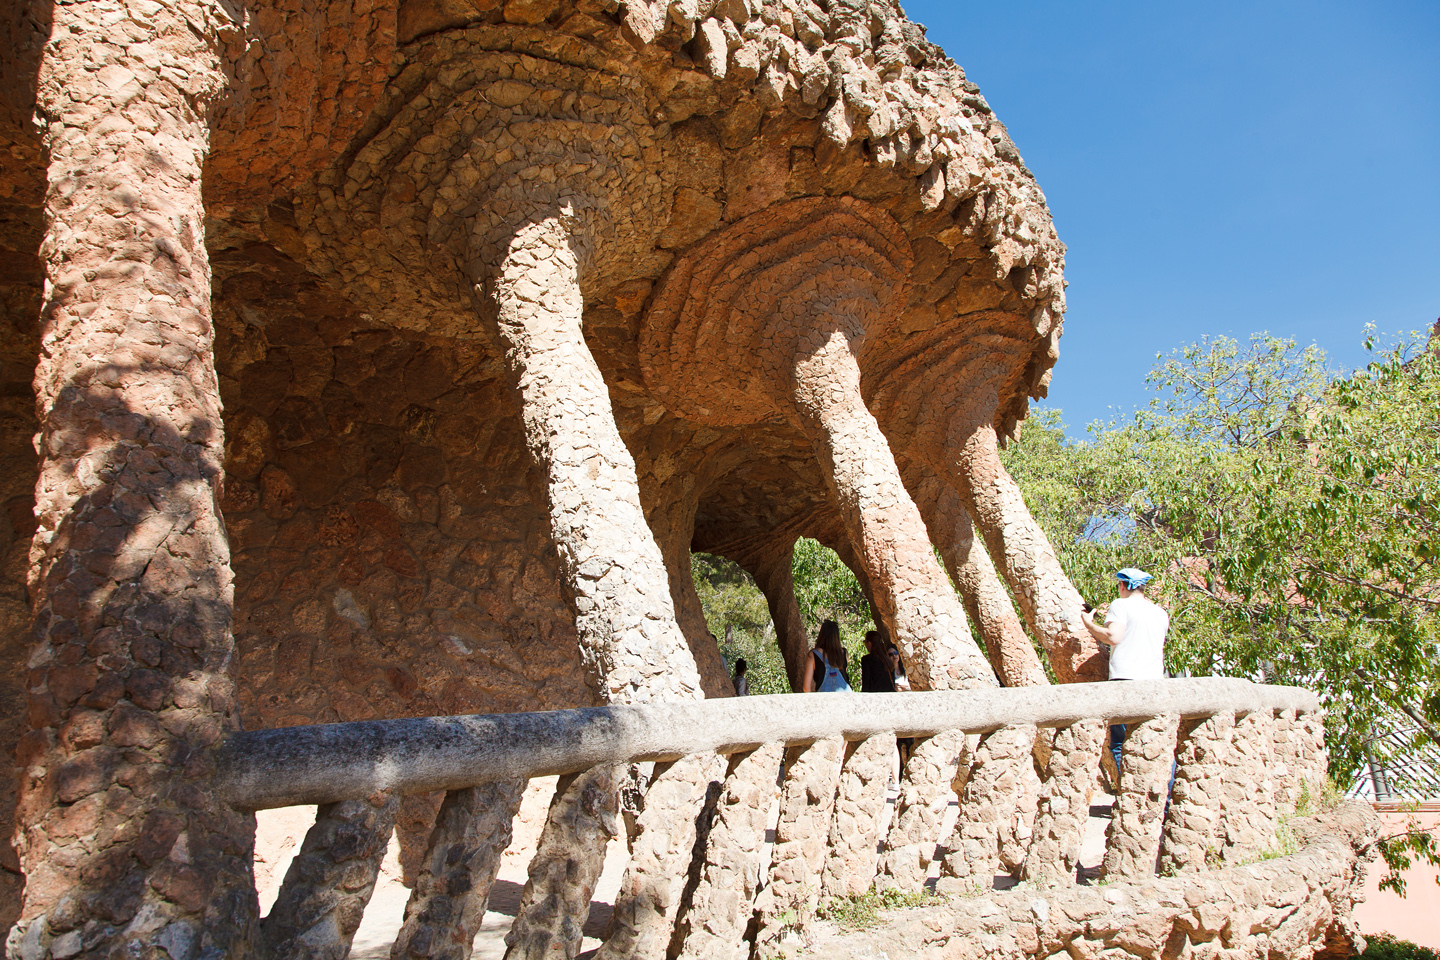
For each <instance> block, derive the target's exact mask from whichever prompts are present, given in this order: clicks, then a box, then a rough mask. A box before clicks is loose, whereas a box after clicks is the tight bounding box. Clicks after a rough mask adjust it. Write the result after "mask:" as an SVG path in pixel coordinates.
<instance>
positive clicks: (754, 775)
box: [671, 744, 785, 960]
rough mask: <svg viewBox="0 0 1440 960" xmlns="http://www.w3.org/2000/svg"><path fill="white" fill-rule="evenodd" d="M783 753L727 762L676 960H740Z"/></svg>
mask: <svg viewBox="0 0 1440 960" xmlns="http://www.w3.org/2000/svg"><path fill="white" fill-rule="evenodd" d="M784 756H785V749H784V747H783V746H782V745H780V744H767V745H766V746H763V747H760V748H759V749H758V750H752V751H749V752H747V753H742V754H737V755H736V756H734V757H731V759H730V769H729V771H728V773H727V774H726V776H725V786H724V788H723V789H722V791H721V793H720V798H719V801H718V803H717V804H716V806H715V811H714V821H713V823H712V824H711V825H710V829H709V833H708V835H707V838H706V845H705V850H704V863H703V864H702V865H701V867H700V876H699V882H698V883H697V885H696V886H695V889H694V890H693V891H692V892H691V895H690V899H689V902H688V904H686V907H687V909H685V910H684V912H683V913H682V914H681V916H680V918H679V921H678V922H677V924H676V930H675V938H674V942H675V943H676V944H678V949H677V950H675V951H671V952H672V953H673V954H674V955H675V956H678V957H679V958H680V960H741V958H742V957H743V956H746V955H748V954H742V948H745V947H746V946H747V945H746V944H745V943H744V942H743V937H744V934H745V932H746V929H747V928H748V926H749V924H750V919H751V917H752V915H753V913H754V906H755V898H756V895H757V894H758V893H759V891H760V880H761V876H762V872H763V871H764V869H765V866H766V861H765V860H764V852H765V843H766V838H765V833H766V830H767V829H768V827H769V823H770V815H771V812H772V811H773V810H774V809H775V803H776V802H777V800H778V798H779V791H778V787H777V783H776V781H777V778H778V776H779V773H780V763H781V760H782V759H783V758H784Z"/></svg>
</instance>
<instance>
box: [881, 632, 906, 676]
mask: <svg viewBox="0 0 1440 960" xmlns="http://www.w3.org/2000/svg"><path fill="white" fill-rule="evenodd" d="M885 652H886V653H888V654H890V655H891V656H892V657H893V658H894V660H895V675H896V676H897V677H903V676H905V658H904V657H902V656H900V648H899V647H897V646H895V641H893V640H892V641H890V642H889V643H887V644H885Z"/></svg>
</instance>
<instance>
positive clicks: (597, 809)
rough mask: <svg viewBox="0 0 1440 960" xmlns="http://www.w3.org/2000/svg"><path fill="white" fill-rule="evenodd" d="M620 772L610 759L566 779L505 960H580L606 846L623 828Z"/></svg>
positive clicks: (547, 823)
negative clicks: (558, 957)
mask: <svg viewBox="0 0 1440 960" xmlns="http://www.w3.org/2000/svg"><path fill="white" fill-rule="evenodd" d="M620 775H621V768H620V767H619V765H617V764H609V763H606V764H601V765H600V766H597V767H592V768H591V769H589V770H587V771H585V772H584V773H577V774H571V775H569V776H564V777H561V778H560V782H559V783H558V784H557V785H556V787H555V799H554V800H552V801H551V802H550V812H549V814H548V815H547V816H546V818H545V828H544V830H543V831H541V834H540V844H539V846H538V847H537V848H536V850H535V856H534V859H532V860H531V861H530V871H529V872H530V876H529V879H528V880H527V881H526V883H525V889H524V891H523V892H522V893H521V895H520V908H519V910H518V911H517V913H516V916H515V923H514V924H513V925H512V926H511V927H510V932H509V933H507V934H506V935H505V960H542V958H543V960H554V958H555V957H557V956H563V957H566V958H567V960H574V957H575V956H576V955H577V954H579V952H580V943H581V940H582V938H583V936H584V928H585V919H586V917H587V916H589V914H590V895H591V894H592V893H594V892H595V884H596V882H597V881H598V880H599V879H600V872H601V870H602V868H603V867H604V865H605V846H606V844H607V843H609V842H610V840H611V838H613V837H616V836H618V835H619V834H620V830H621V827H620V823H619V820H618V816H619V800H620V794H619V789H618V783H617V781H618V778H619V777H620Z"/></svg>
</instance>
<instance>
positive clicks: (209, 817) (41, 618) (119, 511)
mask: <svg viewBox="0 0 1440 960" xmlns="http://www.w3.org/2000/svg"><path fill="white" fill-rule="evenodd" d="M188 373H189V371H188V370H185V371H176V370H172V369H170V368H168V367H163V366H151V365H137V366H132V367H117V366H115V365H106V364H96V365H93V366H89V367H88V369H85V370H83V371H80V372H79V373H78V374H76V375H75V379H76V380H77V381H79V382H80V383H81V384H84V385H83V386H81V385H77V386H71V387H67V388H65V389H64V390H62V391H61V393H60V394H59V396H58V397H57V399H56V402H55V405H54V409H53V411H52V413H51V418H50V421H49V423H50V429H51V432H50V434H49V435H48V436H47V443H48V447H49V449H50V450H51V451H52V460H51V461H50V470H49V473H48V476H47V477H46V478H45V479H46V481H47V486H48V488H49V489H51V490H65V489H69V488H74V489H79V490H83V491H84V493H83V495H81V496H79V497H78V498H77V499H75V500H74V501H73V502H69V501H67V500H65V499H63V498H60V497H53V495H52V499H51V501H50V503H51V505H52V509H58V510H63V512H60V513H57V514H56V515H54V516H52V517H50V518H49V519H50V521H51V523H52V524H53V532H51V533H50V534H49V535H48V537H47V536H46V529H47V524H46V523H45V522H44V520H45V518H42V522H41V524H40V528H41V536H42V540H41V541H40V542H38V543H37V546H43V547H44V548H45V554H44V558H43V560H42V562H41V564H40V566H39V567H38V568H37V569H36V571H35V572H34V573H33V574H32V577H35V578H37V582H36V587H37V600H36V611H35V626H34V636H35V639H36V645H35V647H34V650H33V652H32V653H31V656H30V659H29V666H30V668H31V669H30V672H29V676H28V682H29V685H30V688H29V702H28V717H27V722H26V726H27V727H28V728H29V732H28V733H26V734H25V736H23V737H22V738H21V740H20V743H19V747H18V749H17V754H16V760H17V766H18V768H19V769H20V771H21V782H20V784H19V789H20V800H19V803H18V806H17V808H16V817H17V820H18V821H19V822H20V824H21V825H22V828H23V829H24V834H23V839H22V850H25V851H26V856H25V859H26V866H27V871H26V874H27V875H26V883H27V884H28V885H29V888H30V891H31V899H32V901H33V902H32V904H31V907H32V909H34V910H38V911H45V912H47V913H48V912H52V911H57V910H58V911H61V912H63V913H64V914H65V915H66V916H67V917H70V916H73V917H76V918H79V920H84V919H88V918H97V919H102V920H104V921H106V922H108V923H113V924H115V925H117V926H118V925H121V924H124V923H127V922H128V921H129V919H130V918H131V917H133V916H134V915H135V914H136V912H137V911H138V910H139V909H140V907H141V905H142V904H143V903H145V902H146V901H147V900H150V899H153V898H155V897H156V896H159V897H161V898H163V899H164V900H165V901H168V902H169V903H170V904H174V905H177V906H178V908H179V911H180V912H182V913H185V914H189V915H192V916H196V917H201V916H203V918H204V920H205V922H206V924H207V926H208V925H209V924H210V923H211V922H212V921H213V922H214V923H215V924H217V925H218V926H217V927H216V930H217V931H220V930H230V931H232V932H233V933H236V934H238V932H239V931H241V930H243V929H244V926H245V924H244V922H243V919H241V920H240V921H239V922H238V923H235V922H229V923H222V922H221V921H222V920H227V918H228V915H230V914H232V913H234V914H235V915H236V916H237V917H240V918H243V916H244V914H245V912H246V909H245V898H244V896H243V892H244V891H246V890H248V889H251V888H252V886H253V881H252V879H251V847H252V845H253V837H254V818H253V816H250V815H246V814H240V813H237V812H236V811H233V810H231V809H230V808H229V807H228V806H227V805H226V804H224V803H223V802H222V801H221V799H220V798H219V797H218V795H216V794H215V793H214V791H213V789H212V786H211V777H210V775H211V772H212V770H213V761H212V760H211V759H210V754H211V750H212V748H213V747H214V746H215V745H216V744H217V743H218V742H219V741H220V739H221V738H222V737H223V736H224V735H225V733H226V732H227V730H228V729H231V728H233V727H234V726H235V725H236V722H237V718H236V716H235V699H234V682H233V681H234V656H233V652H234V651H233V640H232V638H231V574H230V568H229V564H228V550H227V547H226V542H225V536H224V529H223V525H222V523H221V521H220V518H219V510H218V506H217V504H216V495H217V493H218V491H217V490H216V487H217V486H218V485H219V476H220V462H219V460H220V457H219V455H220V449H219V448H220V445H219V442H218V440H219V436H218V434H219V429H218V428H219V425H218V424H217V423H215V422H214V421H213V420H211V419H209V416H210V415H211V413H212V411H214V410H215V406H214V405H213V403H212V402H209V401H208V398H206V397H205V396H204V395H203V393H200V392H199V391H197V390H196V389H195V386H194V385H193V384H192V382H191V380H190V379H189V376H188ZM133 397H146V398H154V397H164V398H172V402H169V403H165V404H163V405H162V406H160V407H159V408H157V409H159V410H162V411H163V413H160V414H158V415H157V416H148V415H145V414H141V413H139V412H137V410H136V409H135V407H134V406H133V405H132V404H131V403H130V402H129V399H130V398H133ZM186 417H188V418H189V419H188V422H186V421H185V419H184V418H186ZM177 421H178V423H177ZM177 427H178V428H179V429H177ZM182 431H183V432H182ZM41 578H43V579H41ZM177 845H180V846H182V847H183V850H184V854H185V855H184V856H179V857H177V856H176V855H175V850H176V847H177ZM235 897H239V899H238V900H237V899H234V898H235ZM251 911H252V912H253V907H252V908H251ZM54 918H55V919H57V920H58V918H59V914H58V913H56V914H54ZM79 920H77V921H75V922H79ZM59 922H61V923H62V924H63V923H64V922H65V921H59ZM60 929H65V927H64V926H63V925H62V926H61V927H60Z"/></svg>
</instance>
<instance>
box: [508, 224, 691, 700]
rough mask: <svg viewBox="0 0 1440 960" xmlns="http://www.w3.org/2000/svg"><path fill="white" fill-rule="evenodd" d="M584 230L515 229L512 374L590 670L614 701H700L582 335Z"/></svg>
mask: <svg viewBox="0 0 1440 960" xmlns="http://www.w3.org/2000/svg"><path fill="white" fill-rule="evenodd" d="M581 229H583V227H582V226H581V224H580V222H578V221H577V219H576V215H575V214H574V213H573V212H572V211H567V210H566V209H563V208H562V209H557V210H555V211H553V212H552V213H551V215H549V216H536V217H534V218H532V219H531V221H530V222H527V223H525V224H523V225H522V226H520V227H518V228H517V229H515V230H514V232H513V234H512V236H511V239H510V240H509V243H508V245H507V249H506V250H505V253H504V258H503V260H502V261H501V262H500V264H499V265H498V266H497V268H496V271H495V276H496V279H495V284H494V299H495V303H496V306H497V307H498V309H499V331H500V339H501V342H502V343H503V345H504V350H505V363H506V367H507V369H508V370H509V372H510V378H511V382H512V383H513V384H514V386H515V389H516V392H517V394H518V396H519V399H520V412H521V416H522V418H523V420H524V423H525V442H526V445H527V446H528V447H529V449H530V453H531V455H532V456H533V457H534V458H535V462H536V463H537V464H539V466H540V468H541V470H542V471H543V473H544V476H545V495H546V500H547V503H546V507H547V514H548V516H549V520H550V534H551V538H552V539H553V541H554V543H555V548H556V550H557V551H559V554H560V567H561V570H562V572H563V574H564V577H565V582H566V585H567V586H568V587H569V590H570V592H571V594H572V596H573V598H574V604H575V623H576V628H577V631H578V632H579V635H580V649H581V658H582V661H583V662H584V664H585V666H586V669H587V670H588V671H589V672H590V674H591V677H592V679H593V681H594V682H595V684H596V685H597V686H598V687H599V688H600V690H601V692H602V696H603V698H604V699H605V700H606V701H607V702H610V703H629V702H635V701H647V700H679V699H699V698H701V697H703V693H702V692H701V686H700V674H699V672H698V671H697V670H696V668H695V659H694V657H693V656H691V654H690V649H689V647H688V646H687V645H686V643H685V637H684V635H683V634H682V633H681V632H680V627H679V625H678V624H677V623H676V622H675V609H674V605H673V602H672V601H671V599H670V587H669V583H670V581H669V575H668V574H667V573H666V570H665V562H664V560H663V558H662V557H661V555H660V548H659V546H658V545H657V544H656V543H655V538H654V536H652V535H651V533H650V528H649V526H648V525H647V524H646V522H645V512H644V510H643V509H642V508H641V506H640V486H639V482H638V481H637V480H636V477H635V461H634V459H633V458H632V457H631V456H630V451H629V450H628V449H626V447H625V443H624V441H623V440H621V438H620V428H619V427H617V426H616V424H615V417H614V413H613V411H612V409H611V407H610V394H609V391H608V390H607V388H606V386H605V380H604V378H603V376H602V375H601V373H600V368H599V366H597V365H596V363H595V358H594V357H593V356H591V354H590V348H589V347H588V346H587V345H586V343H585V335H584V333H583V332H582V330H581V320H582V316H581V314H582V308H583V306H584V304H583V299H582V297H581V294H580V271H581V249H582V247H583V242H582V241H579V240H577V238H576V237H575V232H576V231H577V230H581Z"/></svg>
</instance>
